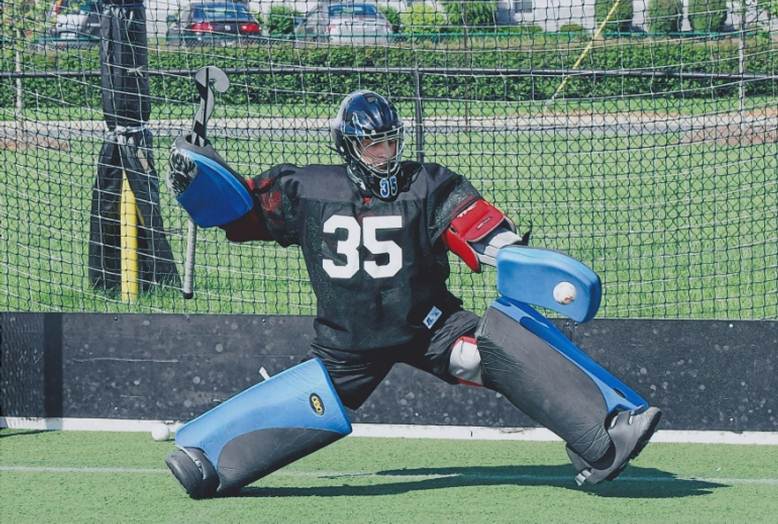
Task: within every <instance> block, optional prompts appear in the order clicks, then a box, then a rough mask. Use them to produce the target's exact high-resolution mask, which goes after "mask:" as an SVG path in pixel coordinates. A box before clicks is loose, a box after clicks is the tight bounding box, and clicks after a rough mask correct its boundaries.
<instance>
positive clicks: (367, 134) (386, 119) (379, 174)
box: [331, 91, 412, 201]
mask: <svg viewBox="0 0 778 524" xmlns="http://www.w3.org/2000/svg"><path fill="white" fill-rule="evenodd" d="M331 131H332V140H333V142H334V143H335V150H336V151H337V152H338V153H339V154H340V156H342V157H343V159H344V160H345V161H346V168H347V169H346V171H347V173H348V176H349V178H350V179H351V180H352V181H353V182H354V183H355V184H356V185H357V187H359V188H360V189H361V190H362V191H363V192H365V193H368V194H372V195H375V196H376V197H378V198H380V199H381V200H386V201H392V200H394V199H396V198H397V196H398V195H399V194H400V193H401V192H403V191H406V190H407V189H408V187H409V186H410V184H411V181H412V175H410V174H405V173H403V170H402V169H401V166H400V162H401V160H402V150H403V142H404V132H405V127H404V125H403V122H402V120H401V119H400V116H399V115H398V113H397V109H395V107H394V105H392V103H391V102H389V101H388V100H387V99H386V98H384V97H383V96H381V95H379V94H377V93H373V92H372V91H355V92H353V93H351V94H349V95H348V96H347V97H346V98H345V99H344V100H343V102H342V103H341V104H340V109H339V110H338V114H337V116H336V117H335V119H333V121H332V126H331Z"/></svg>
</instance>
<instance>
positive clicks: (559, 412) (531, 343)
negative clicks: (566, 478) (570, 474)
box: [476, 297, 648, 463]
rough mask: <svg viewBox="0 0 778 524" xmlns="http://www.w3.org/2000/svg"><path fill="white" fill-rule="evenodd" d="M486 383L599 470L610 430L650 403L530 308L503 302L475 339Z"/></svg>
mask: <svg viewBox="0 0 778 524" xmlns="http://www.w3.org/2000/svg"><path fill="white" fill-rule="evenodd" d="M476 337H477V342H478V350H479V352H480V355H481V367H482V377H483V383H484V385H485V386H486V387H489V388H491V389H494V390H496V391H498V392H500V393H502V394H503V395H504V396H505V397H506V398H507V399H508V400H509V401H510V402H511V403H512V404H514V405H515V406H516V407H518V408H519V409H520V410H522V411H523V412H524V413H526V414H527V415H528V416H530V417H531V418H533V419H534V420H535V421H537V422H539V423H540V424H542V425H543V426H545V427H547V428H548V429H550V430H551V431H553V432H554V433H556V434H557V435H559V436H560V437H561V438H562V439H563V440H564V441H565V442H566V443H567V445H568V446H569V448H570V449H572V450H573V451H574V452H575V453H576V454H577V455H578V456H580V457H582V458H583V459H584V460H585V461H587V462H589V463H594V462H596V461H597V460H599V459H601V458H602V457H604V456H605V455H606V453H608V451H609V449H610V447H611V438H610V436H609V435H608V432H607V430H606V424H607V423H608V422H609V419H610V418H611V415H613V414H615V413H617V412H619V411H631V412H640V411H643V410H645V409H646V408H647V407H648V403H647V402H646V401H645V400H644V399H643V398H641V397H640V395H638V394H637V393H635V392H634V391H633V390H631V389H630V388H629V387H627V386H626V385H625V384H623V383H622V382H621V381H619V380H618V379H617V378H616V377H614V376H613V375H611V374H610V373H609V372H608V371H607V370H605V369H604V368H602V367H601V366H599V365H598V364H597V363H596V362H595V361H594V360H592V359H591V358H590V357H589V356H588V355H586V353H584V352H583V351H582V350H581V349H579V348H578V347H576V346H575V345H574V344H573V343H572V342H570V340H568V339H567V338H566V337H565V336H564V335H563V334H562V333H561V332H560V331H559V330H558V329H557V328H556V327H555V326H554V325H553V324H551V323H550V322H549V321H548V320H547V319H546V318H545V317H543V316H542V315H540V314H539V313H538V312H536V311H535V310H534V309H532V308H531V307H530V306H528V305H526V304H522V303H517V302H512V301H510V300H508V299H506V298H504V297H501V298H499V299H498V300H497V301H495V302H494V303H493V304H492V306H491V307H490V308H489V309H488V310H487V312H486V314H485V315H484V317H483V319H482V320H481V324H480V325H479V327H478V331H477V332H476Z"/></svg>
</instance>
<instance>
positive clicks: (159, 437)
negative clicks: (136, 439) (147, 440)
mask: <svg viewBox="0 0 778 524" xmlns="http://www.w3.org/2000/svg"><path fill="white" fill-rule="evenodd" d="M151 438H153V439H154V440H156V441H158V442H159V441H163V440H167V439H169V438H170V429H169V428H168V427H167V425H166V424H157V425H156V426H154V427H153V428H151Z"/></svg>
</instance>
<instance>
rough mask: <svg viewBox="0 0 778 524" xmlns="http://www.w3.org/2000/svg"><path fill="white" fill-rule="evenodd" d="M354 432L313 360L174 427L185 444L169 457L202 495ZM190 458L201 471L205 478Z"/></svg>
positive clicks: (193, 492)
mask: <svg viewBox="0 0 778 524" xmlns="http://www.w3.org/2000/svg"><path fill="white" fill-rule="evenodd" d="M349 433H351V423H350V422H349V420H348V417H347V415H346V412H345V409H344V407H343V404H341V401H340V398H338V395H337V393H336V392H335V389H334V387H333V385H332V381H331V380H330V377H329V375H328V374H327V370H326V369H325V367H324V365H323V364H322V363H321V361H320V360H319V359H312V360H309V361H306V362H304V363H302V364H299V365H297V366H294V367H293V368H290V369H288V370H286V371H284V372H282V373H279V374H278V375H275V376H273V377H271V378H269V379H268V380H266V381H264V382H261V383H259V384H256V385H255V386H252V387H250V388H248V389H247V390H245V391H243V392H241V393H238V394H237V395H235V396H234V397H232V398H230V399H228V400H226V401H224V402H223V403H221V404H219V405H218V406H216V407H215V408H213V409H212V410H210V411H208V412H206V413H204V414H203V415H201V416H199V417H197V418H196V419H194V420H192V421H190V422H188V423H187V424H185V425H184V426H182V427H181V428H180V429H179V430H178V431H177V432H176V446H177V447H179V448H180V450H179V451H177V452H175V453H173V454H172V455H170V456H169V457H168V459H167V463H168V467H170V469H171V471H172V472H173V474H174V475H175V476H176V478H177V479H178V480H179V482H181V484H182V485H183V486H184V489H186V490H187V493H189V494H190V496H192V497H193V498H205V497H210V496H213V495H217V494H225V493H230V492H234V491H236V490H239V489H240V488H241V487H243V486H245V485H247V484H250V483H252V482H254V481H256V480H258V479H260V478H262V477H264V476H265V475H268V474H269V473H272V472H273V471H275V470H277V469H279V468H281V467H283V466H285V465H287V464H289V463H291V462H293V461H295V460H297V459H299V458H301V457H304V456H306V455H309V454H310V453H313V452H314V451H316V450H318V449H321V448H323V447H324V446H327V445H328V444H331V443H332V442H335V441H336V440H338V439H340V438H342V437H345V436H346V435H348V434H349ZM186 460H189V461H191V462H192V463H194V464H195V467H196V468H197V469H198V470H199V471H200V473H201V478H202V481H201V482H198V481H197V478H196V473H195V472H194V471H195V470H193V469H192V467H191V465H189V464H187V463H186ZM198 462H199V464H197V463H198ZM211 471H214V472H215V474H216V477H217V479H216V481H213V480H211V477H213V475H211V474H210V472H211Z"/></svg>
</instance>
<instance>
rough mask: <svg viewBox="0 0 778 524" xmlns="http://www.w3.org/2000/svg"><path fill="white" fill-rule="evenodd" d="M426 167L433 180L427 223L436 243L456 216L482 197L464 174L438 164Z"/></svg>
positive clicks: (432, 238) (431, 238) (428, 200)
mask: <svg viewBox="0 0 778 524" xmlns="http://www.w3.org/2000/svg"><path fill="white" fill-rule="evenodd" d="M425 167H426V168H427V171H428V173H429V174H430V181H431V183H430V192H429V195H428V197H427V213H428V221H427V224H429V234H430V240H431V242H432V243H433V244H435V243H436V242H437V241H438V240H440V238H441V236H442V235H443V233H445V232H446V229H448V226H449V224H451V222H452V221H453V220H454V218H455V217H456V216H457V215H458V214H459V213H461V212H462V211H464V210H465V209H466V208H467V207H468V206H469V205H470V204H472V203H473V202H475V201H476V200H479V199H480V198H482V197H481V194H480V193H479V192H478V191H477V190H476V189H475V188H474V187H473V185H472V184H471V183H470V182H468V181H467V179H465V177H463V176H462V175H460V174H457V173H455V172H454V171H451V170H450V169H448V168H445V167H443V166H440V165H438V164H427V165H426V166H425Z"/></svg>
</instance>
